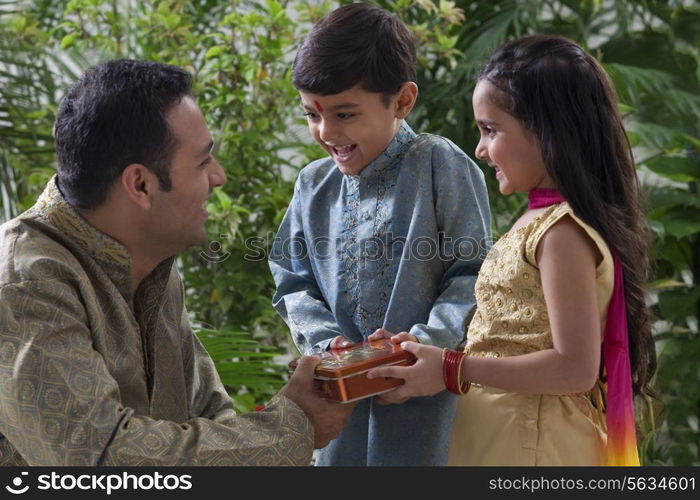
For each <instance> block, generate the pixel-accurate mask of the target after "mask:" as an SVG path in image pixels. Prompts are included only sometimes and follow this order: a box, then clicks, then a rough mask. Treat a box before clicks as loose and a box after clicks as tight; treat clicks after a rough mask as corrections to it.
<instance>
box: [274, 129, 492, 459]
mask: <svg viewBox="0 0 700 500" xmlns="http://www.w3.org/2000/svg"><path fill="white" fill-rule="evenodd" d="M489 228H490V216H489V209H488V197H487V193H486V186H485V183H484V176H483V174H482V172H481V171H480V170H479V168H478V167H477V166H476V165H475V164H474V162H472V161H471V160H470V159H469V158H468V157H467V156H466V155H465V154H464V152H463V151H462V150H460V149H459V148H458V147H457V146H456V145H455V144H453V143H452V142H451V141H449V140H448V139H445V138H443V137H440V136H435V135H430V134H420V135H416V134H415V133H414V132H413V131H412V130H411V128H410V127H409V126H408V125H407V124H406V123H405V122H404V123H403V124H402V126H401V128H400V129H399V132H398V133H397V134H396V136H395V137H394V138H393V139H392V141H391V142H390V143H389V145H388V147H387V148H386V150H385V151H384V152H383V153H382V154H380V155H379V157H377V158H376V159H375V160H374V161H373V162H372V163H370V164H369V165H368V166H367V167H365V168H364V170H362V172H361V173H360V175H358V176H347V175H343V174H342V173H341V172H340V170H338V169H337V168H336V166H335V164H334V162H333V160H332V159H330V158H324V159H321V160H317V161H314V162H312V163H311V164H309V165H308V166H307V167H306V168H304V169H303V170H302V171H301V172H300V174H299V177H298V179H297V182H296V186H295V190H294V197H293V199H292V202H291V204H290V206H289V208H288V210H287V213H286V215H285V217H284V220H283V221H282V224H281V226H280V229H279V232H278V234H277V237H276V239H275V242H274V244H273V247H272V253H271V255H270V268H271V270H272V275H273V277H274V279H275V282H276V283H277V291H276V293H275V295H274V298H273V304H274V306H275V308H276V309H277V311H278V312H279V313H280V314H281V315H282V317H283V318H284V319H285V321H286V322H287V324H288V325H289V328H290V329H291V332H292V336H293V339H294V341H295V343H296V345H297V347H298V348H299V350H300V351H301V352H302V353H304V354H307V353H312V352H319V351H322V350H325V349H327V348H328V345H329V343H330V341H331V340H332V339H333V338H334V337H336V336H338V335H342V336H344V337H346V338H348V339H349V340H351V341H355V342H357V341H361V340H362V339H363V338H364V337H367V336H369V335H370V334H372V333H373V332H374V331H375V330H376V329H377V328H386V329H387V330H389V331H391V332H393V333H399V332H402V331H408V332H410V333H411V334H413V335H415V336H416V337H417V338H418V340H419V341H420V342H421V343H423V344H432V345H437V346H444V347H451V348H454V347H455V346H456V345H457V344H458V343H459V342H460V340H461V339H462V335H463V329H464V321H465V318H466V316H467V314H468V312H469V311H470V310H471V308H472V307H473V305H474V283H475V281H476V275H477V272H478V270H479V268H480V266H481V262H482V260H483V258H484V256H485V255H486V252H487V251H488V246H489V243H490V230H489ZM455 398H456V397H455V396H453V395H451V394H449V393H446V392H442V393H440V394H438V395H436V396H434V397H430V398H414V399H411V400H409V401H408V402H406V403H404V404H401V405H388V406H382V405H379V404H377V403H376V401H375V398H372V399H368V400H363V401H361V402H360V403H359V404H358V406H357V408H356V410H355V411H354V412H353V415H352V417H351V419H350V422H349V423H348V426H347V427H346V429H345V430H344V431H343V433H342V434H341V435H340V436H339V437H338V438H337V439H335V440H334V441H333V442H332V443H331V444H330V445H329V446H328V447H326V448H324V449H323V450H322V451H321V452H320V453H319V456H318V457H317V463H318V464H320V465H442V464H444V463H445V462H446V459H447V446H448V442H449V433H450V426H451V423H452V418H453V416H454V408H455V404H456V399H455Z"/></svg>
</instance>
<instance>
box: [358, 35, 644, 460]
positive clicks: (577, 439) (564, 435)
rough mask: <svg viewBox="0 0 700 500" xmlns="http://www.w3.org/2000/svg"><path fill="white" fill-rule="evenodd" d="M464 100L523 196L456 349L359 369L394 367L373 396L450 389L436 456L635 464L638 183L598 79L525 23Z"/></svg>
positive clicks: (487, 153) (491, 155) (485, 270)
mask: <svg viewBox="0 0 700 500" xmlns="http://www.w3.org/2000/svg"><path fill="white" fill-rule="evenodd" d="M473 106H474V115H475V118H476V123H477V125H478V127H479V131H480V133H481V138H480V141H479V144H478V146H477V148H476V156H477V157H478V158H480V159H482V160H484V161H486V162H488V164H489V166H490V167H492V168H494V169H495V171H496V178H497V179H498V183H499V190H500V191H501V193H502V194H504V195H509V194H511V193H513V192H528V193H529V200H530V203H529V210H528V211H527V212H526V213H525V214H523V216H522V217H521V218H520V219H518V221H517V222H516V223H515V224H514V226H513V227H512V229H511V230H510V231H509V232H508V233H506V234H505V235H504V236H503V237H502V238H501V239H500V240H499V241H498V242H497V243H496V244H495V245H494V247H493V248H492V250H491V252H490V253H489V255H488V256H487V258H486V261H485V262H484V264H483V266H482V268H481V272H480V275H479V278H478V281H477V284H476V298H477V309H476V312H475V315H474V318H473V320H472V322H471V324H470V325H469V331H468V336H467V345H466V348H465V350H464V352H456V351H450V350H447V349H440V348H437V347H433V346H428V345H421V344H417V343H413V342H404V343H403V344H404V346H405V348H406V349H407V350H409V351H411V352H412V353H414V354H415V355H416V356H417V358H418V361H417V362H416V363H415V365H413V366H411V367H385V368H377V369H375V370H373V371H372V372H370V376H371V377H380V376H381V377H399V378H402V379H405V382H406V383H405V385H403V386H401V387H400V388H398V389H396V390H394V391H392V392H390V393H386V394H384V395H383V396H382V398H383V399H384V400H386V401H388V402H393V403H398V402H402V401H404V400H406V399H407V398H409V397H413V396H423V395H429V394H434V393H436V392H438V391H440V390H442V389H445V387H447V389H449V390H451V391H452V392H456V393H458V394H462V395H463V397H462V398H461V400H460V407H459V411H458V417H457V419H456V421H455V424H454V427H453V431H452V442H451V449H450V464H451V465H603V464H615V465H635V464H636V465H638V464H639V461H638V456H637V451H636V441H635V434H634V432H635V431H634V413H633V405H632V398H633V393H634V394H636V395H642V394H645V393H648V392H649V390H648V384H649V379H650V377H651V376H652V374H653V372H654V368H655V360H656V356H655V350H654V343H653V340H652V337H651V331H650V320H649V313H648V310H647V307H646V305H645V301H644V285H645V282H646V278H647V272H648V265H647V262H648V261H647V254H646V248H647V229H646V226H645V221H644V218H643V215H642V211H641V208H640V204H641V199H642V192H641V188H640V185H639V182H638V180H637V177H636V173H635V167H634V162H633V158H632V153H631V151H630V146H629V143H628V141H627V138H626V135H625V131H624V129H623V126H622V120H621V118H620V114H619V112H618V109H617V99H616V95H615V92H614V90H613V87H612V84H611V83H610V80H609V79H608V77H607V75H606V74H605V72H604V70H603V69H602V67H601V66H600V65H599V64H598V63H597V62H596V61H595V60H594V59H593V57H591V56H590V55H589V54H587V53H586V52H584V51H583V50H582V49H581V48H580V47H578V46H577V45H576V44H574V43H573V42H571V41H569V40H567V39H564V38H560V37H553V36H530V37H526V38H522V39H519V40H516V41H512V42H508V43H506V44H505V45H503V46H502V47H501V48H499V49H498V50H497V51H496V52H495V53H494V54H493V55H492V57H491V59H490V61H489V62H488V64H487V65H486V67H485V68H484V69H483V71H482V72H481V74H480V75H479V77H478V80H477V85H476V88H475V90H474V95H473ZM623 277H624V279H623ZM396 340H397V341H399V339H398V338H397V339H396Z"/></svg>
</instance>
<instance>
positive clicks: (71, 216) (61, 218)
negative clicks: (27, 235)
mask: <svg viewBox="0 0 700 500" xmlns="http://www.w3.org/2000/svg"><path fill="white" fill-rule="evenodd" d="M57 180H58V178H57V176H55V175H54V176H53V178H52V179H51V180H50V181H49V183H48V184H47V185H46V188H45V189H44V192H43V193H41V196H39V199H38V200H37V202H36V204H35V205H34V207H33V208H32V211H33V212H34V214H36V216H37V217H38V218H39V219H40V220H44V221H45V222H47V223H48V224H49V225H50V226H52V227H54V228H55V229H56V230H58V231H59V232H60V233H61V234H62V235H64V236H65V237H66V238H67V239H68V240H69V241H70V242H71V243H72V244H73V245H76V246H77V247H79V248H80V249H81V250H82V251H84V252H85V253H87V254H88V255H89V256H91V257H92V258H93V259H95V260H96V261H97V262H99V263H100V264H101V267H102V269H103V270H104V271H105V273H107V275H108V276H109V277H110V279H111V280H112V281H113V282H114V283H115V285H117V287H118V288H119V290H120V292H121V293H122V295H124V296H125V297H130V296H131V257H130V255H129V251H128V250H127V249H126V247H125V246H124V245H122V244H121V243H119V242H118V241H117V240H115V239H114V238H112V237H111V236H109V235H107V234H105V233H103V232H102V231H100V230H99V229H97V228H96V227H94V226H93V225H91V224H90V223H89V222H88V221H87V220H85V218H84V217H83V216H82V215H80V213H78V211H77V210H76V209H75V208H74V207H73V206H71V205H70V204H69V203H68V202H67V201H66V200H65V198H64V197H63V194H61V191H60V190H59V188H58V185H57ZM173 261H174V258H169V259H166V260H165V261H163V262H162V263H161V264H159V265H158V266H156V270H157V272H154V273H151V275H150V276H151V277H153V278H155V279H156V281H160V280H161V279H163V278H164V277H166V276H167V275H168V274H169V272H170V268H171V266H172V263H173ZM154 271H155V270H154ZM149 281H150V280H149Z"/></svg>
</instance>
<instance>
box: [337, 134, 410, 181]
mask: <svg viewBox="0 0 700 500" xmlns="http://www.w3.org/2000/svg"><path fill="white" fill-rule="evenodd" d="M415 137H416V133H415V132H414V131H413V130H412V129H411V127H409V126H408V123H406V122H405V121H402V122H401V126H400V127H399V130H398V132H396V135H395V136H394V138H393V139H392V140H391V142H389V145H388V146H387V147H386V149H385V150H384V151H382V153H380V154H379V156H377V157H376V158H375V159H374V160H373V161H372V162H371V163H370V164H369V165H367V166H366V167H365V168H364V169H363V170H362V172H360V174H359V175H356V176H349V177H358V178H366V177H369V176H371V175H373V174H375V173H377V172H381V171H383V170H385V169H386V168H387V167H389V166H391V165H393V164H394V163H395V162H396V160H397V159H399V158H400V157H401V156H402V155H403V154H404V153H405V152H406V150H407V149H408V147H409V146H410V145H411V142H412V141H413V139H415Z"/></svg>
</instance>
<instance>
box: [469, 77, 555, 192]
mask: <svg viewBox="0 0 700 500" xmlns="http://www.w3.org/2000/svg"><path fill="white" fill-rule="evenodd" d="M493 92H498V90H497V89H496V87H494V86H493V85H492V84H491V83H489V82H488V81H487V80H479V82H478V83H477V84H476V88H475V89H474V95H473V97H472V105H473V107H474V118H475V119H476V124H477V125H478V127H479V132H480V133H481V137H480V139H479V144H477V146H476V157H477V158H479V159H480V160H484V161H486V162H487V163H488V164H489V166H490V167H493V168H495V169H496V179H497V180H498V188H499V190H500V191H501V193H502V194H505V195H508V194H512V193H515V192H527V191H531V190H532V189H534V188H553V187H555V184H554V182H553V181H552V179H551V178H550V177H549V175H548V174H547V170H546V169H545V166H544V161H543V160H542V155H541V154H540V148H539V145H538V143H537V138H536V137H535V135H534V134H533V133H532V132H530V131H529V130H527V129H526V128H525V127H524V126H523V125H522V123H521V122H520V120H518V119H517V118H515V117H514V116H512V115H510V114H508V113H506V112H505V111H503V110H502V109H501V108H499V107H498V106H497V105H496V104H495V103H494V101H493V100H492V95H493Z"/></svg>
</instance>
